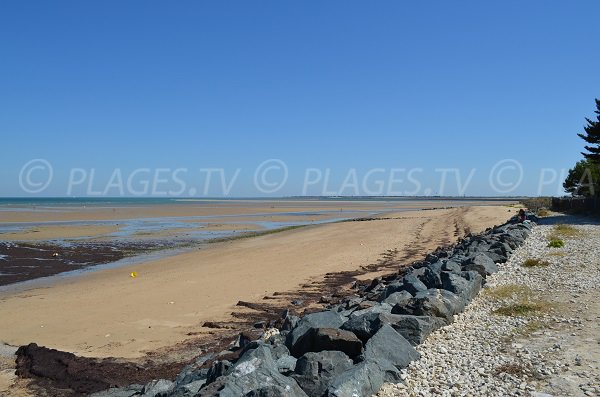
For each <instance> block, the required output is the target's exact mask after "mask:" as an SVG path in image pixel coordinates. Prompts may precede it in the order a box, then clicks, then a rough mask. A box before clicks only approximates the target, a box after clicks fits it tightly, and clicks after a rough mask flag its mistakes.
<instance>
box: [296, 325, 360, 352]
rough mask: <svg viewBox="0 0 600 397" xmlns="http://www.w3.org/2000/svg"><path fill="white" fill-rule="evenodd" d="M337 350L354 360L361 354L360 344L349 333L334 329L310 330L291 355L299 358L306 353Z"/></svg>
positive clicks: (352, 334)
mask: <svg viewBox="0 0 600 397" xmlns="http://www.w3.org/2000/svg"><path fill="white" fill-rule="evenodd" d="M324 350H337V351H341V352H344V353H346V354H347V355H348V356H350V357H351V358H354V357H356V356H358V355H360V353H361V352H362V342H361V341H360V339H358V338H357V337H356V335H354V333H352V332H350V331H345V330H342V329H334V328H311V329H310V330H309V331H308V332H307V333H306V334H305V337H304V338H302V339H301V340H300V342H299V343H297V344H296V345H294V347H293V350H292V354H293V355H294V356H295V357H300V356H302V355H304V354H305V353H308V352H313V353H318V352H321V351H324Z"/></svg>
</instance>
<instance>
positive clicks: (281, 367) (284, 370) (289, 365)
mask: <svg viewBox="0 0 600 397" xmlns="http://www.w3.org/2000/svg"><path fill="white" fill-rule="evenodd" d="M296 361H297V359H296V358H295V357H293V356H284V357H281V358H279V359H277V361H276V363H277V370H278V371H279V373H280V374H283V375H285V376H288V375H289V374H291V373H292V372H294V369H295V368H296Z"/></svg>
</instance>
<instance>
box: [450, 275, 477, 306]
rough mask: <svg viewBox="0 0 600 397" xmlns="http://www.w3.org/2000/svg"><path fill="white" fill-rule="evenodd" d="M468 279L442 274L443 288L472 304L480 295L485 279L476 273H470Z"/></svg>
mask: <svg viewBox="0 0 600 397" xmlns="http://www.w3.org/2000/svg"><path fill="white" fill-rule="evenodd" d="M467 277H468V278H465V277H462V276H460V275H458V274H455V273H449V272H442V286H443V288H444V289H445V290H447V291H450V292H453V293H454V294H456V295H458V296H460V297H461V298H463V299H464V300H465V301H467V302H470V301H471V300H473V298H475V297H476V296H477V294H478V293H479V290H480V289H481V286H482V284H483V277H481V275H480V274H479V273H477V272H475V271H471V272H468V273H467Z"/></svg>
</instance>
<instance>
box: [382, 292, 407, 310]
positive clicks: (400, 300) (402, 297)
mask: <svg viewBox="0 0 600 397" xmlns="http://www.w3.org/2000/svg"><path fill="white" fill-rule="evenodd" d="M412 297H413V296H412V295H411V294H410V292H408V291H400V292H394V293H393V294H391V295H390V296H388V297H387V298H386V299H385V300H384V301H383V303H387V304H388V305H390V306H392V307H393V306H396V305H405V304H407V303H408V301H409V300H410V299H411V298H412Z"/></svg>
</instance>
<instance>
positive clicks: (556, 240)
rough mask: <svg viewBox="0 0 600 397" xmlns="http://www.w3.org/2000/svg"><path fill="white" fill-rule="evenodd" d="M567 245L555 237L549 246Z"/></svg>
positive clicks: (560, 246) (559, 246)
mask: <svg viewBox="0 0 600 397" xmlns="http://www.w3.org/2000/svg"><path fill="white" fill-rule="evenodd" d="M564 246H565V242H564V241H562V240H561V239H558V238H553V239H552V240H550V242H549V243H548V247H550V248H562V247H564Z"/></svg>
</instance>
